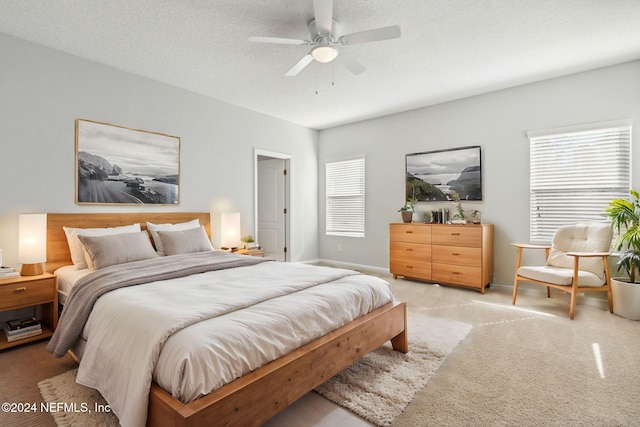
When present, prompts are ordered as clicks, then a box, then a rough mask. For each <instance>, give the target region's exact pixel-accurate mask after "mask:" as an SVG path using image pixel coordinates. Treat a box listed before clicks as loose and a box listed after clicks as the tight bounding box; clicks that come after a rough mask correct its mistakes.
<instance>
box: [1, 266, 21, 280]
mask: <svg viewBox="0 0 640 427" xmlns="http://www.w3.org/2000/svg"><path fill="white" fill-rule="evenodd" d="M18 276H20V273H19V272H17V271H16V270H15V269H14V268H13V267H0V279H3V278H5V277H18Z"/></svg>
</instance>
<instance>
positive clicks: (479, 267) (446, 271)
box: [389, 223, 493, 294]
mask: <svg viewBox="0 0 640 427" xmlns="http://www.w3.org/2000/svg"><path fill="white" fill-rule="evenodd" d="M389 237H390V239H389V240H390V256H389V258H390V270H391V273H392V274H393V277H394V279H395V278H397V277H398V276H404V277H405V278H411V279H419V280H424V281H427V282H433V283H442V284H449V285H459V286H464V287H469V288H474V289H478V290H479V291H480V293H482V294H484V290H485V288H487V287H488V286H489V285H490V284H491V280H492V277H493V224H478V225H449V224H416V223H414V224H390V228H389Z"/></svg>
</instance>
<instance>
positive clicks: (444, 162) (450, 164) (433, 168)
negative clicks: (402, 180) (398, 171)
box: [405, 145, 482, 202]
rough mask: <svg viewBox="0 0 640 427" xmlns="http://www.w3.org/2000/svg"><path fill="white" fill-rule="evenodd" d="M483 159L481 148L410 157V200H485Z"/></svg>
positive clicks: (408, 182) (408, 195)
mask: <svg viewBox="0 0 640 427" xmlns="http://www.w3.org/2000/svg"><path fill="white" fill-rule="evenodd" d="M481 158H482V156H481V149H480V146H479V145H477V146H470V147H460V148H452V149H446V150H437V151H426V152H422V153H410V154H407V155H406V156H405V168H406V196H407V200H408V199H409V198H412V199H415V200H416V201H419V202H439V201H452V200H455V198H456V194H457V196H459V197H460V200H474V201H480V200H482V160H481Z"/></svg>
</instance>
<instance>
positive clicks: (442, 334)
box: [315, 315, 471, 426]
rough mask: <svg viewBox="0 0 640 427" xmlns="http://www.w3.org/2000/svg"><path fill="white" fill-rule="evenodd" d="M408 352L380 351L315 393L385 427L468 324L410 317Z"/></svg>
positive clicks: (440, 362) (433, 371) (438, 363)
mask: <svg viewBox="0 0 640 427" xmlns="http://www.w3.org/2000/svg"><path fill="white" fill-rule="evenodd" d="M408 322H409V328H408V330H409V352H408V353H407V354H403V353H399V352H397V351H394V350H393V349H391V346H390V345H388V346H385V347H382V348H379V349H377V350H376V351H374V352H373V353H370V354H368V355H367V356H365V357H364V358H363V359H362V360H360V361H359V362H357V363H354V364H353V365H351V366H350V367H349V368H347V369H345V370H344V371H342V372H341V373H340V374H338V375H336V376H335V377H333V378H332V379H330V380H329V381H327V382H326V383H324V384H323V385H321V386H320V387H318V388H316V389H315V391H316V392H318V393H320V394H321V395H323V396H324V397H326V398H327V399H329V400H331V401H332V402H334V403H337V404H338V405H340V406H343V407H345V408H347V409H349V410H350V411H352V412H354V413H356V414H358V415H360V416H361V417H362V418H364V419H365V420H367V421H369V422H370V423H372V424H375V425H377V426H389V425H391V423H392V422H393V420H394V419H395V418H396V417H397V416H398V415H400V414H401V413H402V411H403V410H404V409H405V407H406V406H407V405H408V404H409V403H410V402H411V401H412V400H413V397H414V396H415V394H416V392H417V391H419V390H420V389H422V388H423V387H424V386H425V385H426V384H427V382H428V381H429V378H431V377H432V376H433V375H434V374H435V373H436V371H437V370H438V368H439V367H440V365H441V364H442V363H443V362H444V360H445V357H446V356H447V354H449V353H450V352H451V351H452V350H453V349H454V348H455V347H456V346H457V345H458V343H460V342H461V341H462V340H463V339H464V338H465V337H466V336H467V334H468V333H469V331H470V330H471V325H469V324H466V323H462V322H457V321H454V320H444V319H438V318H435V317H427V316H421V315H410V316H409V320H408Z"/></svg>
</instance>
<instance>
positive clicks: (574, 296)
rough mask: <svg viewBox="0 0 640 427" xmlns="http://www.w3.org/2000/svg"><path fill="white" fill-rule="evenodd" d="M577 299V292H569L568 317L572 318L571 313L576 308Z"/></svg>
mask: <svg viewBox="0 0 640 427" xmlns="http://www.w3.org/2000/svg"><path fill="white" fill-rule="evenodd" d="M577 299H578V293H577V292H575V291H574V292H571V305H570V306H569V319H571V320H573V313H574V312H575V309H576V300H577Z"/></svg>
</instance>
